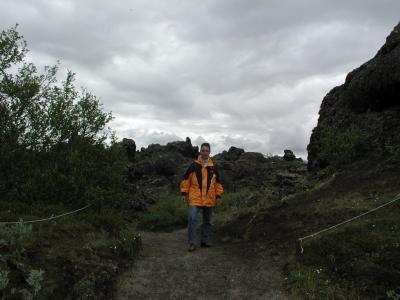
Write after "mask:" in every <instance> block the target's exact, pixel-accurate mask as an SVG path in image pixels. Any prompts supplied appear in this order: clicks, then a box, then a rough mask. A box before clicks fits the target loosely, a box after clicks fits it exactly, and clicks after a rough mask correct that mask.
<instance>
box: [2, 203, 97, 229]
mask: <svg viewBox="0 0 400 300" xmlns="http://www.w3.org/2000/svg"><path fill="white" fill-rule="evenodd" d="M89 206H91V204H88V205H86V206H85V207H82V208H79V209H77V210H74V211H70V212H67V213H64V214H61V215H58V216H51V217H49V218H46V219H38V220H32V221H17V222H16V221H14V222H0V225H10V224H29V223H37V222H44V221H49V220H54V219H57V218H61V217H64V216H67V215H71V214H75V213H77V212H79V211H81V210H84V209H86V208H88V207H89Z"/></svg>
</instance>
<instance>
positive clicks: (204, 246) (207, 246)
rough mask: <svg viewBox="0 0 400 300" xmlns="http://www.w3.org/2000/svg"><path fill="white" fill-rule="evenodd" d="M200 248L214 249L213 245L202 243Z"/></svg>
mask: <svg viewBox="0 0 400 300" xmlns="http://www.w3.org/2000/svg"><path fill="white" fill-rule="evenodd" d="M200 247H202V248H210V247H212V245H210V244H207V243H203V242H202V243H201V244H200Z"/></svg>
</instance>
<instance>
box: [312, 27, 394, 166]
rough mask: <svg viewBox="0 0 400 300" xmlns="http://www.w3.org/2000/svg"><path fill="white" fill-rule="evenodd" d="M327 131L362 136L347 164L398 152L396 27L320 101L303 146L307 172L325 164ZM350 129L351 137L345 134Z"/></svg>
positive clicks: (341, 134) (327, 162)
mask: <svg viewBox="0 0 400 300" xmlns="http://www.w3.org/2000/svg"><path fill="white" fill-rule="evenodd" d="M324 128H325V129H324ZM327 128H328V129H329V131H330V132H334V133H335V132H337V135H332V134H331V138H332V136H333V138H341V137H344V136H345V137H347V139H348V138H349V137H351V136H352V135H357V136H358V137H362V147H360V149H353V153H352V155H349V157H350V158H352V159H359V158H362V157H369V156H371V157H374V158H379V157H382V156H384V155H387V154H391V153H393V152H398V151H399V149H400V131H399V128H400V23H399V24H398V25H397V26H396V27H395V28H394V30H393V31H392V33H391V34H390V35H389V36H388V37H387V39H386V43H385V44H384V45H383V47H382V48H381V49H380V50H379V51H378V53H377V54H376V55H375V57H374V58H372V59H371V60H370V61H368V62H366V63H364V64H363V65H361V66H360V67H359V68H357V69H355V70H353V71H352V72H350V73H349V74H348V75H347V77H346V81H345V83H344V84H343V85H341V86H338V87H335V88H333V89H332V90H331V91H330V92H329V93H328V94H327V95H326V96H325V98H324V99H323V101H322V104H321V108H320V111H319V120H318V125H317V126H316V127H315V128H314V130H313V132H312V135H311V138H310V143H309V145H308V147H307V150H308V167H309V169H311V170H314V171H317V170H320V169H322V168H324V167H326V166H328V165H329V164H330V162H329V161H328V160H326V159H324V158H323V157H322V155H321V153H323V152H324V151H326V150H327V149H324V147H327V145H329V143H326V139H327V134H326V132H327V131H328V130H326V129H327ZM350 130H351V134H348V135H344V134H345V133H346V132H350ZM359 140H360V139H359ZM344 142H346V141H344ZM347 142H348V143H351V140H350V141H347ZM358 144H361V142H360V143H358ZM342 148H343V149H345V147H342ZM353 148H354V147H353ZM339 149H340V148H339ZM343 151H345V150H343ZM339 155H340V154H339ZM342 155H346V153H342Z"/></svg>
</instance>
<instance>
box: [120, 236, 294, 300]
mask: <svg viewBox="0 0 400 300" xmlns="http://www.w3.org/2000/svg"><path fill="white" fill-rule="evenodd" d="M142 241H143V249H142V251H141V255H140V257H139V258H138V259H137V260H136V263H135V265H134V267H133V269H131V270H129V272H127V273H126V274H124V275H123V278H122V279H121V281H120V282H121V284H120V286H119V288H118V291H117V292H116V297H115V298H116V299H119V300H123V299H288V298H289V297H288V295H287V294H286V293H285V291H284V290H283V288H282V283H283V281H284V278H282V275H281V272H280V270H281V267H282V266H280V265H279V263H278V262H277V261H275V260H274V258H273V257H270V256H269V255H262V254H260V253H262V252H260V251H259V250H260V249H256V248H257V247H256V246H254V245H253V246H250V245H249V244H245V243H233V244H232V243H229V244H228V243H222V242H220V241H218V240H217V238H215V239H214V241H213V242H214V244H213V247H212V248H199V249H197V250H196V251H195V252H187V250H186V230H184V229H182V230H177V231H173V232H171V233H155V232H145V233H143V237H142Z"/></svg>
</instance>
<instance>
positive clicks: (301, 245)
mask: <svg viewBox="0 0 400 300" xmlns="http://www.w3.org/2000/svg"><path fill="white" fill-rule="evenodd" d="M399 199H400V194H398V195H397V196H396V197H395V198H394V199H393V200H391V201H389V202H387V203H385V204H382V205H380V206H378V207H375V208H373V209H371V210H369V211H367V212H365V213H362V214H361V215H358V216H355V217H353V218H351V219H348V220H346V221H344V222H342V223H339V224H336V225H334V226H331V227H328V228H325V229H323V230H320V231H318V232H316V233H313V234H310V235H307V236H305V237H302V238H299V239H298V241H300V249H301V254H303V252H304V249H303V240H305V239H308V238H313V237H315V236H317V235H319V234H321V233H323V232H326V231H328V230H331V229H334V228H336V227H339V226H341V225H344V224H346V223H349V222H351V221H354V220H356V219H358V218H361V217H362V216H365V215H367V214H369V213H372V212H374V211H376V210H378V209H380V208H382V207H385V206H388V205H390V204H392V203H393V202H395V201H397V200H399Z"/></svg>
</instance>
